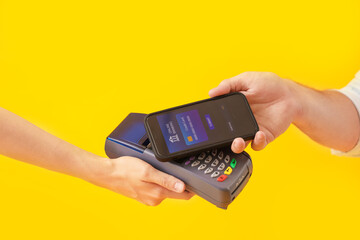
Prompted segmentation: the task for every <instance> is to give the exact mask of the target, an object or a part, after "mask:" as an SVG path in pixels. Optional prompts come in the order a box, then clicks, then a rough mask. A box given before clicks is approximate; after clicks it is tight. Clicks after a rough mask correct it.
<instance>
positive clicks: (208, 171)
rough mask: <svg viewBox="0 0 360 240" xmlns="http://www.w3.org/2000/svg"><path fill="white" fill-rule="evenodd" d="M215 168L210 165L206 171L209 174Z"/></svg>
mask: <svg viewBox="0 0 360 240" xmlns="http://www.w3.org/2000/svg"><path fill="white" fill-rule="evenodd" d="M213 170H214V169H213V168H211V167H209V168H207V169H206V170H205V172H204V173H205V174H209V173H211V172H212V171H213Z"/></svg>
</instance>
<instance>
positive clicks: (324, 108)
mask: <svg viewBox="0 0 360 240" xmlns="http://www.w3.org/2000/svg"><path fill="white" fill-rule="evenodd" d="M292 84H293V89H294V98H295V103H296V104H297V105H298V111H297V115H296V116H295V117H294V121H293V124H294V125H295V126H297V127H298V128H299V129H300V130H301V131H302V132H304V133H305V134H306V135H308V136H309V137H310V138H311V139H313V140H314V141H316V142H318V143H320V144H322V145H324V146H327V147H330V148H333V149H337V150H340V151H344V152H346V151H349V150H351V149H352V148H353V147H354V146H355V145H356V143H357V142H358V139H359V133H360V122H359V115H358V112H357V110H356V108H355V106H354V105H353V103H352V102H351V100H350V99H349V98H348V97H346V96H345V95H343V94H342V93H340V92H337V91H333V90H325V91H317V90H314V89H311V88H307V87H305V86H302V85H299V84H296V83H292Z"/></svg>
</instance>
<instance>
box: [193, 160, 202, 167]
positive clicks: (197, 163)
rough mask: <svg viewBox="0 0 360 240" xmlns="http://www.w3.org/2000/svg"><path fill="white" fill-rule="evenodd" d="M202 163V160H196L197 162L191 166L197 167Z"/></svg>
mask: <svg viewBox="0 0 360 240" xmlns="http://www.w3.org/2000/svg"><path fill="white" fill-rule="evenodd" d="M199 164H200V161H199V160H196V161H195V162H193V163H192V164H191V166H192V167H196V166H197V165H199Z"/></svg>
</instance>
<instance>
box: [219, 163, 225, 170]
mask: <svg viewBox="0 0 360 240" xmlns="http://www.w3.org/2000/svg"><path fill="white" fill-rule="evenodd" d="M224 169H225V163H220V165H219V167H218V170H219V171H222V170H224Z"/></svg>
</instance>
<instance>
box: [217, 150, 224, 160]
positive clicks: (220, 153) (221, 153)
mask: <svg viewBox="0 0 360 240" xmlns="http://www.w3.org/2000/svg"><path fill="white" fill-rule="evenodd" d="M223 157H224V152H223V151H221V152H219V155H218V158H219V159H220V160H221V159H223Z"/></svg>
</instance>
